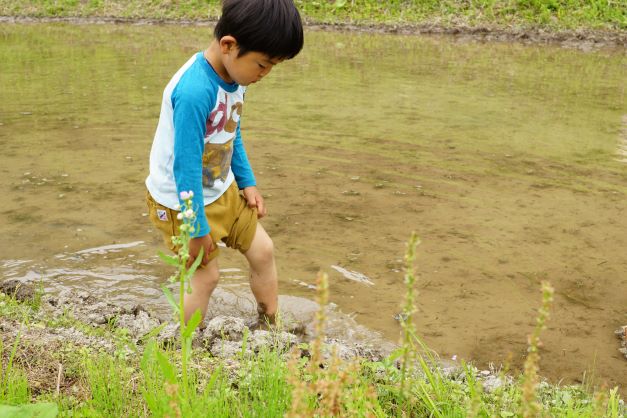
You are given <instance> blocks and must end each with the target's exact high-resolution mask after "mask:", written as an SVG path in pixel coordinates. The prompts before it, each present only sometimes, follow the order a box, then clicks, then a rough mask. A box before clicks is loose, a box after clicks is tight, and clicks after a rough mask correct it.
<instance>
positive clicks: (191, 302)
mask: <svg viewBox="0 0 627 418" xmlns="http://www.w3.org/2000/svg"><path fill="white" fill-rule="evenodd" d="M219 278H220V270H219V269H218V259H217V258H214V259H213V260H211V261H210V262H209V264H207V265H206V266H205V267H203V268H199V269H198V270H196V272H195V273H194V277H192V293H185V296H184V302H183V303H184V305H185V322H187V321H188V320H189V318H190V317H191V316H192V314H193V313H194V312H195V311H196V309H200V312H202V317H203V318H204V317H205V314H206V313H207V305H208V304H209V298H210V297H211V294H212V293H213V290H214V289H215V288H216V286H217V284H218V279H219Z"/></svg>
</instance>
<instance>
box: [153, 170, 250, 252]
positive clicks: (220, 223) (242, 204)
mask: <svg viewBox="0 0 627 418" xmlns="http://www.w3.org/2000/svg"><path fill="white" fill-rule="evenodd" d="M146 203H147V204H148V216H149V217H150V221H151V222H152V223H153V225H154V226H156V227H157V229H159V231H161V232H162V234H163V240H164V241H165V243H166V245H167V246H168V248H169V249H170V250H172V251H173V252H177V251H178V248H177V247H176V246H175V245H174V244H173V243H172V236H173V235H178V234H179V226H180V224H181V222H182V221H180V220H178V219H177V217H176V215H178V212H177V211H175V210H173V209H170V208H167V207H165V206H163V205H161V204H159V203H157V202H155V200H154V199H153V198H152V196H151V195H150V193H146ZM159 215H160V216H159ZM205 215H206V216H207V221H208V222H209V226H210V227H211V232H210V233H209V234H210V235H211V239H212V240H213V242H214V243H218V242H220V241H222V242H224V243H225V244H226V246H227V247H230V248H234V249H236V250H239V251H240V252H242V253H245V252H246V251H248V249H249V248H250V245H251V244H252V242H253V238H254V237H255V232H256V231H257V208H253V209H251V208H249V207H248V204H247V202H246V199H245V198H244V196H242V195H240V194H239V191H238V189H237V184H236V183H235V182H233V184H231V186H230V187H229V188H228V189H227V191H226V192H224V194H222V196H220V197H219V198H218V200H216V201H215V202H212V203H210V204H209V205H207V206H205ZM219 253H220V250H219V247H217V246H216V248H215V250H213V251H212V252H211V253H210V254H209V260H212V259H214V258H216V257H217V256H218V254H219Z"/></svg>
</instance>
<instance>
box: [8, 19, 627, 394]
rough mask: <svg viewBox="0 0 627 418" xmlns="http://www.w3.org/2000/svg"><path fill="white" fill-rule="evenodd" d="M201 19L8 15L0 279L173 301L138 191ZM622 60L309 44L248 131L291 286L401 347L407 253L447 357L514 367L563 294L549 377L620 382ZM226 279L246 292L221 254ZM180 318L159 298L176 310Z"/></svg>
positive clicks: (549, 352)
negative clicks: (76, 20) (318, 281)
mask: <svg viewBox="0 0 627 418" xmlns="http://www.w3.org/2000/svg"><path fill="white" fill-rule="evenodd" d="M209 40H210V29H209V28H204V27H176V26H165V27H154V26H128V25H82V26H81V25H78V26H73V25H62V24H35V25H13V24H3V25H0V149H1V150H2V151H1V154H0V155H1V160H0V161H1V164H0V173H1V174H2V175H1V176H0V193H1V195H2V196H3V197H4V199H3V206H2V208H1V209H0V231H1V232H2V234H3V236H4V239H3V241H2V243H1V244H0V246H1V252H0V275H3V276H5V277H15V278H23V279H25V280H34V281H37V280H40V279H43V283H44V285H45V286H46V288H47V289H48V290H51V291H54V290H58V289H59V288H60V287H63V286H66V287H72V288H78V289H86V290H89V291H90V292H93V293H95V294H98V295H100V296H102V297H103V298H110V299H112V300H115V301H120V302H128V303H136V302H140V303H143V304H146V305H149V306H151V307H153V308H158V307H160V308H161V309H163V307H164V305H165V302H164V300H163V298H162V297H161V291H160V289H159V286H160V285H161V284H162V283H164V282H165V280H166V278H167V277H168V276H169V274H170V271H169V270H168V269H167V268H165V267H163V266H162V265H161V264H159V262H158V260H157V259H156V257H155V254H156V253H157V251H158V250H159V249H163V246H162V243H161V239H160V237H159V235H158V234H157V233H156V232H155V231H153V230H151V227H150V224H149V222H148V220H147V218H146V217H145V212H146V208H145V204H144V194H145V192H144V187H143V180H144V178H145V176H146V174H147V172H146V170H147V162H148V161H147V160H148V153H149V150H150V145H151V142H152V135H153V133H154V130H155V127H156V122H157V118H158V115H159V107H160V100H161V94H162V91H163V88H164V86H165V84H166V83H167V81H168V80H169V77H170V76H171V75H172V74H173V73H174V72H175V71H176V70H177V69H178V68H179V66H180V65H182V63H184V62H185V60H186V59H187V58H188V57H189V56H191V55H192V54H193V53H194V52H195V51H197V50H200V49H202V48H203V47H204V46H205V45H206V44H207V43H208V41H209ZM626 64H627V60H626V56H625V51H624V50H617V51H610V50H604V51H597V52H588V53H583V52H579V51H575V50H567V49H560V48H556V47H552V46H528V45H518V44H508V43H488V44H484V43H478V42H473V41H471V40H463V39H455V38H438V37H406V36H392V35H379V34H339V33H321V32H312V33H308V36H307V44H306V48H305V50H304V51H303V53H302V54H301V55H299V56H298V57H297V58H296V59H295V60H293V62H289V63H286V64H282V65H280V66H278V67H277V68H276V69H275V70H273V73H272V74H271V75H270V77H268V78H267V79H265V80H264V81H263V83H260V84H258V85H254V86H253V87H251V88H250V89H249V91H248V94H247V103H246V107H245V112H244V117H243V119H242V129H243V135H244V138H245V141H246V144H247V148H248V150H249V155H250V158H251V161H252V164H253V167H254V168H255V171H256V173H257V178H258V182H259V185H260V188H261V190H262V192H263V193H264V194H265V196H266V200H267V204H268V205H269V211H270V214H269V216H268V218H267V219H265V220H264V221H263V224H264V226H265V227H266V229H267V230H268V231H269V233H270V234H271V236H272V237H273V239H274V241H275V245H276V249H277V259H278V264H279V271H280V276H281V293H282V294H290V295H297V296H303V297H307V298H313V297H314V291H313V290H312V289H311V287H312V286H311V285H312V284H313V283H314V280H315V275H316V272H317V271H319V270H323V271H326V272H327V273H328V274H329V276H330V279H331V287H330V290H331V300H332V301H333V302H334V303H336V304H337V305H338V306H339V309H340V310H341V311H343V312H344V313H346V314H349V315H350V316H352V317H353V318H355V320H356V321H357V322H358V323H360V324H363V325H366V326H368V327H370V328H372V329H375V330H377V331H380V332H382V333H383V334H384V335H385V336H386V337H387V338H389V339H391V340H397V339H398V335H399V326H398V323H397V322H396V320H395V319H394V315H395V314H396V313H398V311H399V305H400V303H401V301H402V298H403V294H404V287H403V273H402V266H403V263H402V256H403V253H404V248H405V241H406V240H407V238H408V237H409V234H410V231H412V230H415V231H417V233H418V234H419V235H420V237H421V239H422V244H421V245H420V247H419V249H418V262H417V272H418V276H419V278H418V287H419V291H420V294H419V296H418V305H419V313H418V315H417V316H416V322H417V324H418V325H417V326H418V331H419V333H420V334H421V335H422V336H424V339H425V340H426V342H427V344H428V345H430V346H431V347H432V348H434V349H435V350H436V351H438V352H439V353H440V354H441V356H442V357H451V356H453V355H457V356H458V358H465V359H469V360H474V361H476V362H478V363H479V364H482V365H485V364H487V363H488V362H494V363H497V364H498V363H502V362H508V363H509V364H511V366H512V367H513V368H516V367H520V365H521V364H522V361H523V359H524V355H525V352H526V351H525V347H526V335H527V334H529V333H530V331H531V329H532V327H533V325H534V317H535V313H534V312H535V310H536V309H537V307H538V306H539V304H540V282H541V281H542V280H545V279H547V280H550V281H551V282H552V283H553V285H554V286H555V288H556V299H555V303H554V308H553V311H552V317H551V320H550V323H549V329H548V330H547V331H546V332H545V334H544V341H545V344H544V349H543V351H542V362H541V369H542V373H543V374H544V375H546V376H549V377H550V378H552V379H553V380H558V379H564V380H565V381H566V382H571V381H576V380H578V379H581V377H582V375H583V373H584V372H587V373H588V375H590V373H593V374H594V376H595V377H596V378H597V379H598V382H607V383H608V384H609V385H617V384H619V385H621V386H622V387H623V393H625V392H624V387H625V386H627V380H626V377H625V376H627V373H626V371H627V364H626V363H625V360H624V358H621V355H620V353H619V352H618V340H617V339H616V338H615V337H614V335H613V330H614V329H616V328H618V326H620V325H623V324H625V323H627V309H626V307H627V251H625V248H627V232H626V231H627V217H626V216H625V213H626V212H625V209H626V206H627V204H626V199H625V196H626V194H627V164H626V163H625V161H624V155H625V154H624V149H625V148H624V147H625V144H627V122H626V121H627V116H625V115H627V106H626V105H625V86H626V80H625V77H624V69H625V65H626ZM220 263H221V268H222V269H223V280H222V282H221V287H222V288H224V289H236V290H237V289H242V291H245V290H246V289H247V278H246V273H245V262H244V260H243V258H242V257H241V256H240V255H239V254H235V253H232V252H225V254H224V255H223V258H222V259H221V262H220ZM165 309H167V307H165Z"/></svg>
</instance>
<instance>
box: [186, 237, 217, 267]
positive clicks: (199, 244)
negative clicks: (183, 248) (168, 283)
mask: <svg viewBox="0 0 627 418" xmlns="http://www.w3.org/2000/svg"><path fill="white" fill-rule="evenodd" d="M201 248H202V249H203V251H204V254H203V257H202V261H201V262H200V265H201V266H206V265H207V263H208V262H209V253H211V252H212V251H213V250H214V249H215V246H214V244H213V240H212V239H211V235H209V234H207V235H204V236H202V237H196V238H192V239H191V240H189V260H187V268H190V267H191V266H192V264H194V261H196V258H197V257H198V253H200V249H201Z"/></svg>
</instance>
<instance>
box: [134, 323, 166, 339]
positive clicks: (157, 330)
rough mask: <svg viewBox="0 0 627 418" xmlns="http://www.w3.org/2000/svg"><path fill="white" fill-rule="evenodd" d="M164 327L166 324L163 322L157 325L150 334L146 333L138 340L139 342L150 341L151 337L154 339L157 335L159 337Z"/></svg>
mask: <svg viewBox="0 0 627 418" xmlns="http://www.w3.org/2000/svg"><path fill="white" fill-rule="evenodd" d="M166 325H168V323H167V322H164V323H163V324H161V325H157V326H156V327H154V328H153V329H152V330H151V331H150V332H148V333H147V334H146V335H144V336H143V337H141V338H140V339H139V341H148V340H149V339H151V338H152V337H156V336H157V335H159V334H160V333H161V331H162V330H163V328H165V327H166Z"/></svg>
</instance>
